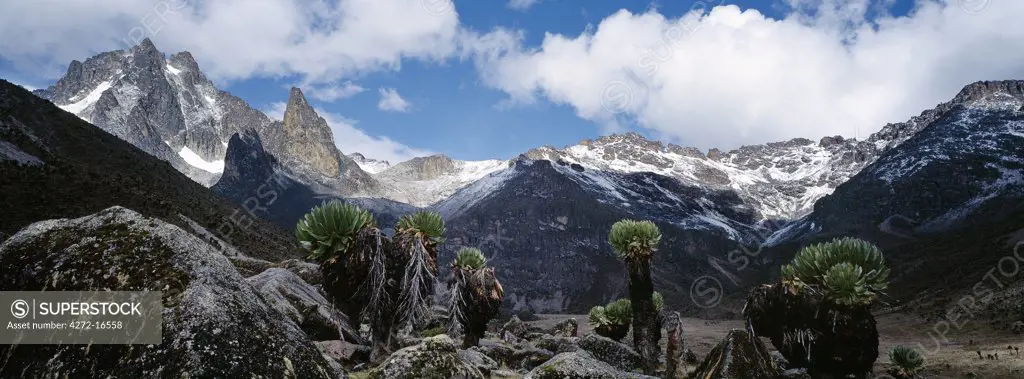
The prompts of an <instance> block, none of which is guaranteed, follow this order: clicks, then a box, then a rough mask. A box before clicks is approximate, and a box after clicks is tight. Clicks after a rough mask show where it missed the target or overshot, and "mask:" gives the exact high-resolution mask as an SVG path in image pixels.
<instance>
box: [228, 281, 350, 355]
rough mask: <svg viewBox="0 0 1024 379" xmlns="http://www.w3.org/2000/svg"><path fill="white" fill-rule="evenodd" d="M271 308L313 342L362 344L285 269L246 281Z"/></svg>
mask: <svg viewBox="0 0 1024 379" xmlns="http://www.w3.org/2000/svg"><path fill="white" fill-rule="evenodd" d="M246 281H247V282H249V284H250V285H252V286H253V288H255V289H256V290H257V291H259V292H260V293H261V294H262V295H263V298H264V299H266V300H267V301H268V302H269V303H270V305H271V306H273V307H274V308H275V309H277V310H278V311H280V312H281V313H284V314H285V315H287V316H288V317H289V318H291V319H292V321H295V323H296V324H297V325H299V327H300V328H302V330H303V331H305V332H306V334H307V335H309V337H310V338H311V339H313V340H314V341H333V340H339V339H340V340H345V341H350V342H352V343H355V344H359V345H365V344H366V341H363V338H362V337H361V336H359V331H357V330H355V329H354V328H353V327H352V326H351V324H350V323H349V319H348V316H345V314H343V313H341V312H340V311H338V310H337V309H336V308H334V306H332V305H331V302H330V301H328V300H327V298H325V297H324V296H323V295H322V294H321V293H320V291H318V290H317V289H316V288H315V287H313V286H311V285H309V284H308V283H306V282H305V281H304V280H302V278H300V277H299V276H298V275H296V274H295V273H293V272H292V271H289V270H287V269H284V268H271V269H268V270H266V271H264V272H262V273H260V274H258V275H255V276H251V277H249V278H247V279H246Z"/></svg>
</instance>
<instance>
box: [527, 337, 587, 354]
mask: <svg viewBox="0 0 1024 379" xmlns="http://www.w3.org/2000/svg"><path fill="white" fill-rule="evenodd" d="M579 342H580V339H579V338H577V337H556V336H546V337H543V338H540V339H538V340H536V341H533V344H534V346H537V347H539V348H541V349H545V350H550V351H551V352H553V353H555V354H558V353H568V352H572V351H576V350H579V349H580V347H579V345H578V344H579Z"/></svg>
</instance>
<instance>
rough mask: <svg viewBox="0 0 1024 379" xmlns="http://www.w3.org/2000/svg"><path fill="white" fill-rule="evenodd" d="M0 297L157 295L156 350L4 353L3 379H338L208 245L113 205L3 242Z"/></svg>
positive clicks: (73, 348) (10, 349)
mask: <svg viewBox="0 0 1024 379" xmlns="http://www.w3.org/2000/svg"><path fill="white" fill-rule="evenodd" d="M0 272H3V273H4V274H3V275H0V290H5V291H9V290H22V291H41V290H44V289H45V290H47V291H90V290H107V289H109V290H113V291H162V296H163V297H162V301H163V306H164V309H163V320H162V321H163V333H162V342H161V343H160V344H157V345H5V346H3V347H0V355H2V356H4V357H5V364H4V365H2V366H0V377H121V378H144V377H154V376H158V377H175V378H178V377H300V378H336V377H339V376H343V375H344V373H343V372H341V371H340V367H339V366H338V365H337V363H335V362H333V361H331V360H330V359H327V358H326V357H324V355H323V354H322V353H321V351H320V350H319V349H318V348H317V347H316V345H315V344H314V343H313V342H312V341H310V339H309V338H308V337H307V335H306V333H304V332H303V331H302V330H301V329H300V328H299V327H298V325H296V323H295V322H293V321H292V320H290V319H289V318H288V317H287V316H285V315H284V314H282V313H281V312H279V311H278V310H277V309H275V308H274V307H273V306H272V305H271V304H269V303H268V302H267V301H266V300H264V298H263V297H262V296H260V294H259V293H258V292H257V291H256V290H254V289H253V288H252V287H251V286H250V285H249V284H248V283H247V282H246V281H245V279H244V278H243V277H242V275H240V274H239V273H238V271H237V270H236V269H235V267H234V266H233V265H232V264H231V262H229V261H228V259H227V258H226V257H225V256H224V255H222V254H221V253H220V252H219V251H218V250H217V249H216V248H215V247H213V246H211V245H210V244H208V243H207V242H205V241H204V240H202V239H199V238H197V237H196V236H194V235H192V234H190V233H189V232H186V231H185V230H182V229H180V228H178V227H177V226H174V225H171V224H169V223H166V222H164V221H161V220H158V219H152V218H147V217H143V216H142V215H140V214H138V213H136V212H134V211H131V210H129V209H126V208H122V207H112V208H108V209H106V210H103V211H100V212H98V213H96V214H93V215H89V216H85V217H82V218H78V219H62V220H49V221H42V222H37V223H34V224H32V225H29V226H27V227H26V228H25V229H23V230H21V231H20V232H18V233H17V234H15V235H14V236H12V237H11V238H9V239H8V240H6V241H5V242H4V243H3V244H0Z"/></svg>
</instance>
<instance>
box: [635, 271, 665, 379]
mask: <svg viewBox="0 0 1024 379" xmlns="http://www.w3.org/2000/svg"><path fill="white" fill-rule="evenodd" d="M650 264H651V261H650V258H646V259H643V258H641V259H631V260H629V261H628V262H627V265H628V266H629V268H628V269H629V297H630V303H631V305H632V308H633V348H634V349H636V351H637V353H639V354H640V356H641V357H642V358H643V366H644V367H643V371H644V373H645V374H647V375H654V374H655V372H656V371H657V369H658V358H659V355H661V348H660V347H659V346H658V340H660V339H661V320H660V317H659V316H658V311H657V309H655V308H654V300H653V296H654V283H653V281H652V280H651V266H650Z"/></svg>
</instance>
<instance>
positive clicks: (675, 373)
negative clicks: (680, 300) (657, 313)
mask: <svg viewBox="0 0 1024 379" xmlns="http://www.w3.org/2000/svg"><path fill="white" fill-rule="evenodd" d="M666 321H667V324H668V328H669V329H668V346H667V347H666V349H665V350H666V351H665V379H676V378H679V377H680V376H679V372H680V371H682V372H686V368H685V367H680V365H679V363H680V362H682V361H683V359H682V355H683V320H682V317H681V316H680V315H679V312H672V313H671V314H670V315H669V316H668V319H667V320H666Z"/></svg>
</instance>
